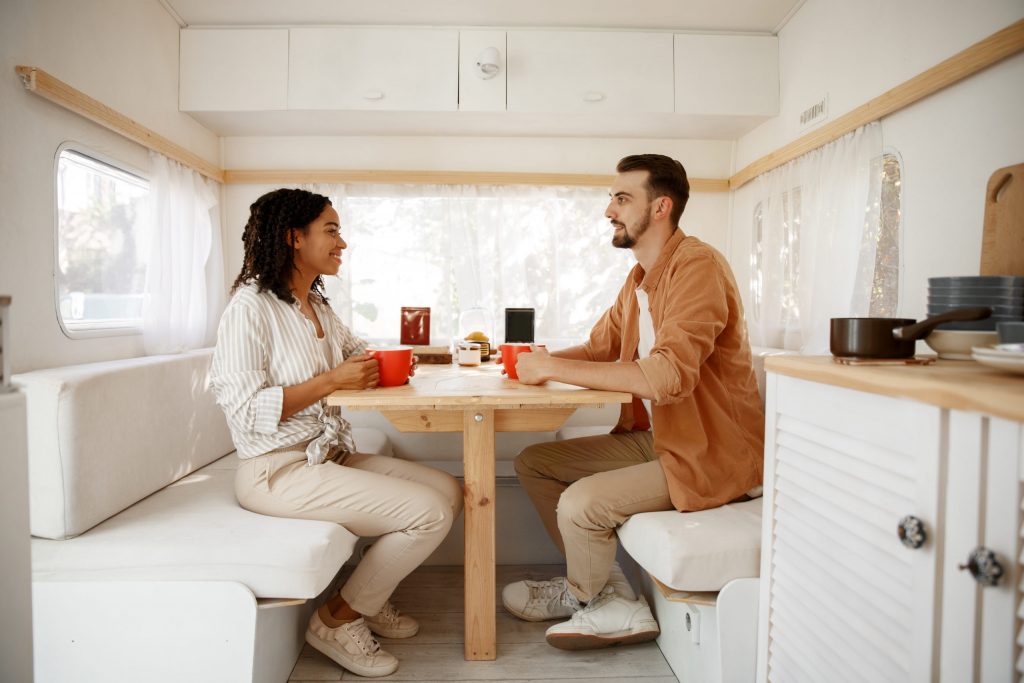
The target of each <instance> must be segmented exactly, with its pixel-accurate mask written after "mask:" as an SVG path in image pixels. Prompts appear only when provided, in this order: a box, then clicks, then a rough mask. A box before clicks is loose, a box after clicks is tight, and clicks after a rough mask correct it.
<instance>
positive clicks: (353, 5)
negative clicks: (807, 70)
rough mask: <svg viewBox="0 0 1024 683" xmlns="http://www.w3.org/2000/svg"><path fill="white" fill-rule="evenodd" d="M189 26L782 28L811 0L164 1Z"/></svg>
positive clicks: (750, 30)
mask: <svg viewBox="0 0 1024 683" xmlns="http://www.w3.org/2000/svg"><path fill="white" fill-rule="evenodd" d="M159 1H160V3H161V4H163V5H164V7H165V8H167V10H168V12H170V13H171V14H172V15H173V16H174V17H175V19H176V20H178V22H179V23H180V24H181V25H182V26H183V27H184V26H266V25H277V26H281V25H291V26H294V25H304V24H321V25H322V24H356V25H405V26H497V27H521V26H531V27H562V28H565V27H572V28H606V29H612V28H614V29H654V30H657V29H662V30H668V31H722V32H729V33H772V34H774V33H778V31H779V29H780V28H781V27H782V26H783V25H784V24H785V22H786V21H787V20H788V19H789V17H790V16H792V14H793V13H794V12H795V11H796V10H797V9H798V8H799V7H800V5H802V4H803V2H804V0H632V1H631V2H623V0H515V1H509V0H501V1H497V0H378V1H377V2H367V0H289V1H288V2H282V1H281V0H159Z"/></svg>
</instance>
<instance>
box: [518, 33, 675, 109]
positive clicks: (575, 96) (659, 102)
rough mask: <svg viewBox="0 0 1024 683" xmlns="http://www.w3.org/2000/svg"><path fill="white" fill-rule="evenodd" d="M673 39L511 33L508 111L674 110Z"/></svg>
mask: <svg viewBox="0 0 1024 683" xmlns="http://www.w3.org/2000/svg"><path fill="white" fill-rule="evenodd" d="M673 87H674V86H673V83H672V35H671V34H669V33H632V32H619V31H605V32H599V31H509V32H508V111H514V112H602V111H603V112H621V113H625V112H629V113H657V112H665V113H671V112H672V111H673V107H674V104H673V99H674V98H673Z"/></svg>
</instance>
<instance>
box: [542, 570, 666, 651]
mask: <svg viewBox="0 0 1024 683" xmlns="http://www.w3.org/2000/svg"><path fill="white" fill-rule="evenodd" d="M660 632H661V631H660V630H659V629H658V622H657V621H655V620H654V615H653V614H651V608H650V607H648V606H647V601H646V600H644V599H643V597H641V598H640V599H639V600H627V599H626V598H625V597H623V596H621V595H618V594H616V593H615V590H614V589H613V588H612V587H611V586H605V588H604V590H602V591H601V594H600V595H598V596H597V597H595V598H594V599H593V600H591V601H590V602H589V603H587V605H586V607H584V608H583V609H581V610H579V611H578V612H576V613H575V614H573V615H572V618H571V619H570V620H569V621H566V622H563V623H561V624H555V625H554V626H552V627H551V628H549V629H548V630H547V633H545V634H544V637H545V639H546V640H547V641H548V644H549V645H552V646H553V647H557V648H559V649H562V650H590V649H594V648H599V647H610V646H612V645H628V644H632V643H644V642H647V641H648V640H654V639H655V638H657V637H658V634H659V633H660Z"/></svg>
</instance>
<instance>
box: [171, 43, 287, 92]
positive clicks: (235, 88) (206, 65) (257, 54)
mask: <svg viewBox="0 0 1024 683" xmlns="http://www.w3.org/2000/svg"><path fill="white" fill-rule="evenodd" d="M180 42H181V48H180V49H181V54H180V62H179V72H180V75H179V82H178V108H179V109H181V111H268V110H270V111H272V110H281V109H285V108H286V107H287V106H288V30H287V29H283V28H282V29H185V30H182V31H181V36H180Z"/></svg>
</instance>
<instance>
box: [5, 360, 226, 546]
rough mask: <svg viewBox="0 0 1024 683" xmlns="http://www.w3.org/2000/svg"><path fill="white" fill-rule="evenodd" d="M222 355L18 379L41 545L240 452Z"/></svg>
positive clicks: (34, 518)
mask: <svg viewBox="0 0 1024 683" xmlns="http://www.w3.org/2000/svg"><path fill="white" fill-rule="evenodd" d="M212 356H213V352H212V349H202V350H199V351H193V352H189V353H184V354H180V355H173V356H148V357H145V358H132V359H128V360H119V361H111V362H106V363H90V364H88V365H74V366H68V367H61V368H52V369H49V370H39V371H36V372H29V373H24V374H20V375H15V376H14V377H13V380H14V383H15V384H17V385H18V386H20V387H21V388H22V390H23V391H24V393H25V397H26V405H27V411H28V450H29V498H30V512H31V528H32V535H34V536H43V537H46V538H68V537H71V536H76V535H78V534H80V533H82V532H84V531H86V530H87V529H89V528H91V527H92V526H94V525H96V524H98V523H100V522H102V521H103V520H105V519H107V518H108V517H110V516H112V515H115V514H117V513H118V512H120V511H121V510H124V509H125V508H127V507H129V506H130V505H132V504H134V503H135V502H136V501H138V500H141V499H142V498H145V497H146V496H147V495H149V494H150V493H153V492H154V491H158V490H159V489H161V488H163V487H164V486H167V485H168V484H170V483H171V482H173V481H176V480H177V479H180V478H181V477H183V476H185V475H186V474H188V473H189V472H194V471H195V470H197V469H199V468H200V467H203V466H204V465H206V464H208V463H210V462H212V461H214V460H216V459H217V458H220V457H221V456H223V455H224V454H225V453H229V452H231V451H232V450H234V446H233V445H232V443H231V435H230V433H229V432H228V427H227V422H226V420H225V419H224V413H223V412H222V411H221V409H220V407H219V406H217V404H216V403H215V401H214V396H213V392H212V391H211V390H209V389H208V388H207V375H208V373H209V369H210V360H211V358H212Z"/></svg>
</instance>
